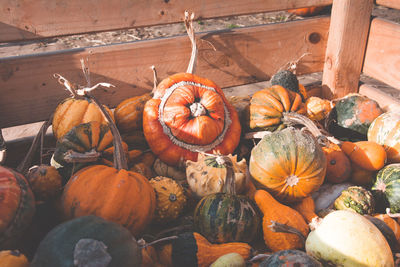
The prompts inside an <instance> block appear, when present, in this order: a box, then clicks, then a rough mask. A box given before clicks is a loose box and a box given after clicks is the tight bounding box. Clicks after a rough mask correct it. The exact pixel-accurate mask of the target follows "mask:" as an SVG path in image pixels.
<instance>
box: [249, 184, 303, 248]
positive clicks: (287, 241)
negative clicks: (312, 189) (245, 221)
mask: <svg viewBox="0 0 400 267" xmlns="http://www.w3.org/2000/svg"><path fill="white" fill-rule="evenodd" d="M254 201H255V202H256V203H257V206H258V207H259V209H260V210H261V212H262V213H263V215H264V216H263V222H262V227H263V228H262V229H263V233H264V241H265V244H266V245H267V247H268V248H269V249H271V250H272V251H274V252H275V251H279V250H285V249H301V248H303V247H304V240H301V239H300V237H299V236H297V235H296V234H291V233H280V232H273V231H272V230H271V229H270V225H271V221H274V222H278V223H281V224H286V225H288V226H291V227H294V228H296V229H297V230H298V231H300V232H301V233H302V235H303V236H307V234H308V231H309V228H308V225H307V223H306V222H305V220H304V219H303V216H302V215H301V214H300V213H299V212H297V211H296V210H294V209H292V208H290V207H289V206H286V205H283V204H281V203H279V202H278V201H277V200H275V199H274V198H273V196H272V195H271V194H269V193H268V192H267V191H265V190H257V191H256V193H255V194H254Z"/></svg>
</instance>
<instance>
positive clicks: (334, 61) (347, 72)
mask: <svg viewBox="0 0 400 267" xmlns="http://www.w3.org/2000/svg"><path fill="white" fill-rule="evenodd" d="M0 2H1V6H2V8H1V9H0V18H1V21H0V33H1V34H0V43H1V44H7V43H9V42H26V41H40V40H43V39H45V38H49V37H55V36H65V35H73V34H80V33H90V32H98V31H110V30H118V29H127V28H135V27H143V26H154V25H162V24H170V23H179V22H182V20H183V14H184V11H185V10H190V11H193V12H194V13H195V19H208V18H219V17H227V16H233V15H242V14H253V13H260V12H269V11H279V10H287V9H292V8H300V7H309V6H323V5H329V4H333V5H332V12H331V15H330V16H318V17H313V18H309V19H304V20H297V21H291V22H284V23H275V24H268V25H259V26H253V27H244V28H234V29H226V30H220V31H212V32H205V33H200V34H197V38H199V39H201V40H205V41H208V42H209V43H210V44H212V46H211V45H208V46H207V45H202V46H201V47H200V49H199V57H198V63H197V69H196V74H198V75H199V76H203V77H207V78H209V79H211V80H213V81H215V82H216V83H217V84H218V85H219V86H220V87H222V88H225V91H226V92H228V93H230V94H235V95H246V94H250V93H251V92H254V90H258V89H261V88H260V86H263V85H264V84H263V83H261V85H260V84H258V85H257V84H255V83H259V82H263V81H268V80H269V79H270V77H271V75H272V74H274V73H275V72H276V71H277V70H278V69H279V68H280V67H281V66H283V65H285V64H287V63H288V62H291V61H296V60H297V59H299V58H301V60H300V61H299V62H298V64H297V74H298V75H305V74H311V73H319V72H322V78H321V82H322V90H321V92H317V93H316V94H317V95H322V96H323V97H326V98H336V97H340V96H344V95H345V94H347V93H350V92H357V91H359V92H360V93H362V94H365V95H368V96H370V97H371V98H373V99H375V100H377V101H378V102H379V103H380V104H381V105H382V106H384V107H388V106H389V104H398V103H400V101H399V99H398V96H399V95H400V94H399V91H398V90H400V71H399V66H400V38H398V37H399V36H400V25H399V24H396V23H393V22H389V21H385V20H383V19H379V18H372V17H371V12H372V8H373V5H374V4H377V5H383V6H386V7H390V8H396V9H400V2H399V1H398V0H376V1H375V2H374V1H372V0H351V1H342V0H333V1H332V0H287V1H281V0H248V1H239V0H232V1H229V2H226V1H212V0H201V1H188V0H163V1H158V0H147V1H143V0H142V1H140V0H135V1H132V0H119V1H113V0H98V1H82V0H80V1H78V0H70V1H50V0H35V1H34V0H30V1H21V0H0ZM1 44H0V45H1ZM190 52H191V45H190V41H189V38H188V37H187V36H184V35H182V36H175V37H169V38H158V39H153V40H145V41H135V42H127V43H120V44H113V45H104V46H97V47H88V48H77V49H70V50H58V51H52V52H44V53H36V54H28V55H21V56H4V57H1V58H0V77H1V79H0V92H1V97H0V114H1V115H0V128H3V131H4V132H5V133H7V132H13V133H15V127H16V126H21V125H29V127H25V128H22V129H23V130H22V131H21V132H20V133H17V134H13V135H12V136H9V137H8V140H6V141H7V145H8V148H9V149H8V157H7V161H6V165H8V166H15V165H16V163H17V162H18V161H20V159H21V155H24V153H25V152H26V150H27V147H28V144H29V142H30V141H31V136H32V135H33V134H34V133H36V131H37V130H38V127H40V123H38V122H41V121H43V120H46V119H47V118H48V117H49V115H50V114H51V113H52V111H53V110H54V109H55V107H56V106H57V104H58V103H59V102H60V101H61V100H62V99H64V98H65V97H67V96H68V95H67V93H66V92H65V91H64V90H63V89H62V88H61V87H60V85H59V84H58V83H57V81H56V79H54V77H53V74H54V73H60V74H62V75H63V76H65V77H68V78H69V79H70V80H71V81H74V82H81V83H82V84H84V83H85V82H84V81H85V79H84V77H83V74H82V71H81V65H80V59H82V58H87V57H90V66H89V67H90V70H91V80H92V83H97V82H109V83H112V84H113V85H115V86H116V87H115V88H114V89H111V90H108V91H107V92H104V91H99V92H96V96H98V97H99V99H100V100H101V101H102V102H103V103H104V104H107V105H109V106H110V107H115V106H116V105H117V104H118V103H119V102H120V101H121V100H123V99H125V98H127V97H131V96H134V95H140V94H143V93H145V92H148V91H149V90H151V89H152V85H153V76H152V75H153V74H152V72H151V71H150V69H149V67H150V66H151V65H155V66H156V68H157V71H158V75H159V78H160V79H163V78H165V77H167V76H168V75H171V74H173V73H177V72H183V71H185V70H186V66H187V63H188V60H189V58H190ZM302 56H303V57H302ZM361 73H364V74H366V75H368V76H370V77H372V78H374V79H376V80H378V81H381V82H383V83H384V84H385V86H384V87H381V88H379V87H377V86H371V85H368V84H360V74H361ZM243 85H247V86H243ZM237 86H239V87H237ZM232 88H233V89H232ZM383 89H385V90H383ZM32 123H36V124H32ZM10 129H11V130H10ZM24 137H28V139H26V138H24ZM6 139H7V138H6Z"/></svg>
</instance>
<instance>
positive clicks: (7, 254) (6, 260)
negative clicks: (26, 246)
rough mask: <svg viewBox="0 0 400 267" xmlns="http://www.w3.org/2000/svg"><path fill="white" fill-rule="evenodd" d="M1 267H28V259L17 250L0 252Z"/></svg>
mask: <svg viewBox="0 0 400 267" xmlns="http://www.w3.org/2000/svg"><path fill="white" fill-rule="evenodd" d="M0 266H1V267H29V262H28V259H27V258H26V256H25V255H24V254H22V253H21V252H19V251H18V250H2V251H0Z"/></svg>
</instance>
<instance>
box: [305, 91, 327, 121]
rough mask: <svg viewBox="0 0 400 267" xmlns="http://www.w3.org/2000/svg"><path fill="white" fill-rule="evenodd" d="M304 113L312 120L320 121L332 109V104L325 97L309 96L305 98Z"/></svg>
mask: <svg viewBox="0 0 400 267" xmlns="http://www.w3.org/2000/svg"><path fill="white" fill-rule="evenodd" d="M305 105H306V111H307V113H306V115H307V117H308V118H309V119H311V120H313V121H321V120H323V119H325V118H327V117H328V114H329V112H330V111H331V110H332V107H333V104H332V102H331V101H329V100H327V99H322V98H319V97H317V96H311V97H309V98H308V99H307V100H306V103H305Z"/></svg>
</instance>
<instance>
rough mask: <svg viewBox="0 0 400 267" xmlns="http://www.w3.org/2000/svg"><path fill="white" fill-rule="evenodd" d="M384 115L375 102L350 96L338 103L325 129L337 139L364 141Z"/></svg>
mask: <svg viewBox="0 0 400 267" xmlns="http://www.w3.org/2000/svg"><path fill="white" fill-rule="evenodd" d="M382 113H383V110H382V109H381V108H380V106H379V104H378V103H377V102H376V101H375V100H373V99H370V98H369V97H367V96H363V95H360V94H356V93H352V94H348V95H346V96H345V97H343V98H341V99H338V100H337V101H336V103H335V107H334V108H333V109H332V112H331V113H330V116H329V117H330V118H329V119H328V120H327V121H326V127H325V128H326V129H327V130H328V131H329V132H330V133H332V134H333V135H334V136H335V137H337V138H346V139H347V140H350V141H353V142H355V141H364V140H367V132H368V128H369V126H370V125H371V123H372V122H373V121H374V120H375V118H376V117H378V116H379V115H381V114H382Z"/></svg>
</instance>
